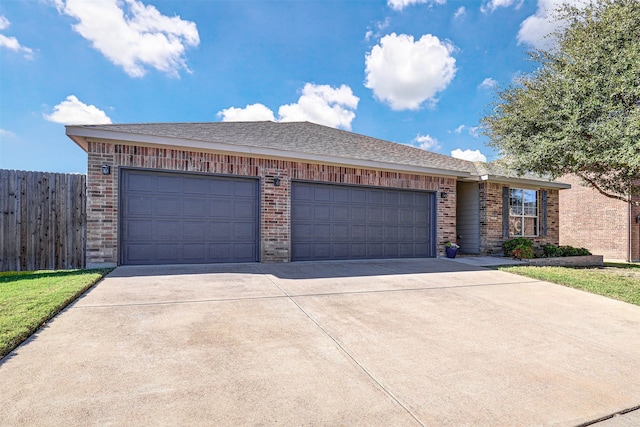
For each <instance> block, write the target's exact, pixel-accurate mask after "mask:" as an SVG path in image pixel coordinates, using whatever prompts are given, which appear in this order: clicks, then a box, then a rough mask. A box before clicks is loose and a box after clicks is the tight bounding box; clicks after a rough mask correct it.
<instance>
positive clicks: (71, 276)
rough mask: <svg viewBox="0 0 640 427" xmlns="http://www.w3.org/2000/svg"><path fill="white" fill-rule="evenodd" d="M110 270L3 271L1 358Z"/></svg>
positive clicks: (0, 279)
mask: <svg viewBox="0 0 640 427" xmlns="http://www.w3.org/2000/svg"><path fill="white" fill-rule="evenodd" d="M109 271H111V270H73V271H36V272H33V271H29V272H4V273H0V358H1V357H3V356H5V355H7V354H8V353H9V352H10V351H11V350H13V349H14V348H15V347H17V346H18V345H19V344H20V343H21V342H22V341H24V340H25V339H27V338H28V337H29V336H30V335H31V334H33V333H34V332H35V331H36V330H37V329H38V328H39V327H40V326H41V325H42V324H44V323H45V322H46V321H48V320H49V319H51V318H52V317H53V316H55V315H56V314H57V313H58V312H59V311H60V310H62V309H63V308H64V307H66V306H67V305H68V304H69V303H71V302H72V301H73V300H75V299H76V298H78V297H79V296H80V295H81V294H82V293H83V292H84V291H86V290H87V289H89V288H90V287H91V286H93V285H94V284H95V283H96V282H97V281H98V280H100V279H101V278H102V277H103V276H104V275H105V274H107V273H108V272H109Z"/></svg>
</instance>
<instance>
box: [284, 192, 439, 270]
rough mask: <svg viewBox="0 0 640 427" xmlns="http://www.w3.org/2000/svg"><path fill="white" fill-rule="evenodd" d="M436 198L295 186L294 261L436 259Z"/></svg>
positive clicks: (292, 218) (292, 243)
mask: <svg viewBox="0 0 640 427" xmlns="http://www.w3.org/2000/svg"><path fill="white" fill-rule="evenodd" d="M435 209H436V204H435V193H433V192H426V191H409V190H397V189H386V188H374V187H361V186H349V185H335V184H317V183H308V182H294V183H292V188H291V260H292V261H312V260H340V259H383V258H426V257H435V256H436V245H435V222H436V219H435V218H436V212H435Z"/></svg>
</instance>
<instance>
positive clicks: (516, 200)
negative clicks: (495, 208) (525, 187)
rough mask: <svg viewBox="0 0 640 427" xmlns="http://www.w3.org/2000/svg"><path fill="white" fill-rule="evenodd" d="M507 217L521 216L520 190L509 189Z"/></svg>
mask: <svg viewBox="0 0 640 427" xmlns="http://www.w3.org/2000/svg"><path fill="white" fill-rule="evenodd" d="M509 215H522V190H519V189H517V188H511V189H509Z"/></svg>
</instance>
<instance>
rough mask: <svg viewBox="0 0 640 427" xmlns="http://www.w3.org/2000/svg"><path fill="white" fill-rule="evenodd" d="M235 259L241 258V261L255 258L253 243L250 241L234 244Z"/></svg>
mask: <svg viewBox="0 0 640 427" xmlns="http://www.w3.org/2000/svg"><path fill="white" fill-rule="evenodd" d="M233 249H234V254H233V255H234V256H233V259H237V260H241V262H250V261H252V260H253V257H254V255H253V249H254V248H253V245H252V244H250V243H235V244H234V245H233Z"/></svg>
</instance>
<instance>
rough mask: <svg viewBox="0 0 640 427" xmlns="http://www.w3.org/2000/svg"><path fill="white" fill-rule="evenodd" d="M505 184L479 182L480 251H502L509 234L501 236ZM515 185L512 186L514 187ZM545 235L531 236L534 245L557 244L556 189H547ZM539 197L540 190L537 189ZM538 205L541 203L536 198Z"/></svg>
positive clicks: (558, 224)
mask: <svg viewBox="0 0 640 427" xmlns="http://www.w3.org/2000/svg"><path fill="white" fill-rule="evenodd" d="M505 186H506V185H505V184H500V183H495V182H481V183H480V253H483V254H499V253H502V244H503V243H504V242H505V240H508V239H509V238H512V237H516V236H510V237H508V238H505V237H503V236H502V188H503V187H505ZM515 187H516V186H514V188H515ZM546 191H547V235H546V236H545V237H542V236H539V237H532V238H531V240H532V241H533V243H534V245H535V246H542V245H545V244H549V243H550V244H554V245H557V244H558V242H559V233H560V213H559V211H560V205H559V196H558V190H553V189H547V190H546ZM538 198H540V191H538ZM538 206H539V207H541V206H542V203H541V202H540V200H538Z"/></svg>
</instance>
